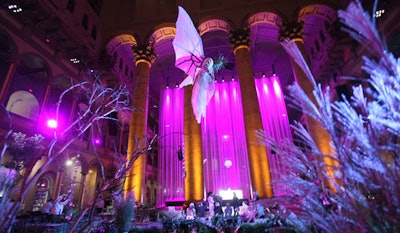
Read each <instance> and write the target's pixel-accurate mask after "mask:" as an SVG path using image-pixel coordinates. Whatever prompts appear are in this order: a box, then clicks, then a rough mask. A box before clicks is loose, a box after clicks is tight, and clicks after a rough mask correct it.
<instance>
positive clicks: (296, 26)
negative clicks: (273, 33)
mask: <svg viewBox="0 0 400 233" xmlns="http://www.w3.org/2000/svg"><path fill="white" fill-rule="evenodd" d="M279 34H280V35H279V41H283V40H285V39H286V38H289V39H290V40H300V41H303V34H304V21H300V22H286V23H283V24H282V27H281V28H280V30H279Z"/></svg>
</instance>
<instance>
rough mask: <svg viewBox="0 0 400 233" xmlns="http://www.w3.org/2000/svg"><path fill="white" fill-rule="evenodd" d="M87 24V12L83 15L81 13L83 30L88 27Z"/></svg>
mask: <svg viewBox="0 0 400 233" xmlns="http://www.w3.org/2000/svg"><path fill="white" fill-rule="evenodd" d="M88 25H89V18H88V16H87V14H84V15H83V18H82V27H83V28H84V29H85V30H87V29H88Z"/></svg>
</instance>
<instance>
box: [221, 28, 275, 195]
mask: <svg viewBox="0 0 400 233" xmlns="http://www.w3.org/2000/svg"><path fill="white" fill-rule="evenodd" d="M229 38H230V43H231V45H232V47H233V53H234V54H235V60H236V67H237V70H238V76H239V83H240V91H241V94H242V105H243V115H244V116H243V117H244V124H245V130H246V142H247V153H248V156H249V164H250V173H251V174H250V175H251V182H252V188H253V190H252V191H257V192H258V195H259V196H260V197H261V198H266V197H272V184H271V175H270V170H269V163H268V154H267V149H266V147H265V146H262V145H260V144H259V143H257V141H258V139H257V137H256V130H259V129H262V128H263V126H262V121H261V115H260V107H259V105H258V98H257V92H256V86H255V83H254V74H253V68H252V66H251V57H250V46H249V44H250V29H248V28H245V29H238V30H235V31H231V32H230V35H229Z"/></svg>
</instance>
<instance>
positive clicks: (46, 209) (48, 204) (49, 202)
mask: <svg viewBox="0 0 400 233" xmlns="http://www.w3.org/2000/svg"><path fill="white" fill-rule="evenodd" d="M52 206H53V199H51V198H50V199H49V200H47V202H46V203H44V205H42V207H40V209H39V211H40V212H41V213H42V214H50V211H51V207H52Z"/></svg>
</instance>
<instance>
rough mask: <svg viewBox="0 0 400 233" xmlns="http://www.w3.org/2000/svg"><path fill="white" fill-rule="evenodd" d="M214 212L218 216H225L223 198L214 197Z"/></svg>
mask: <svg viewBox="0 0 400 233" xmlns="http://www.w3.org/2000/svg"><path fill="white" fill-rule="evenodd" d="M214 212H215V214H216V215H224V212H223V211H222V197H221V196H219V195H215V196H214Z"/></svg>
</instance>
